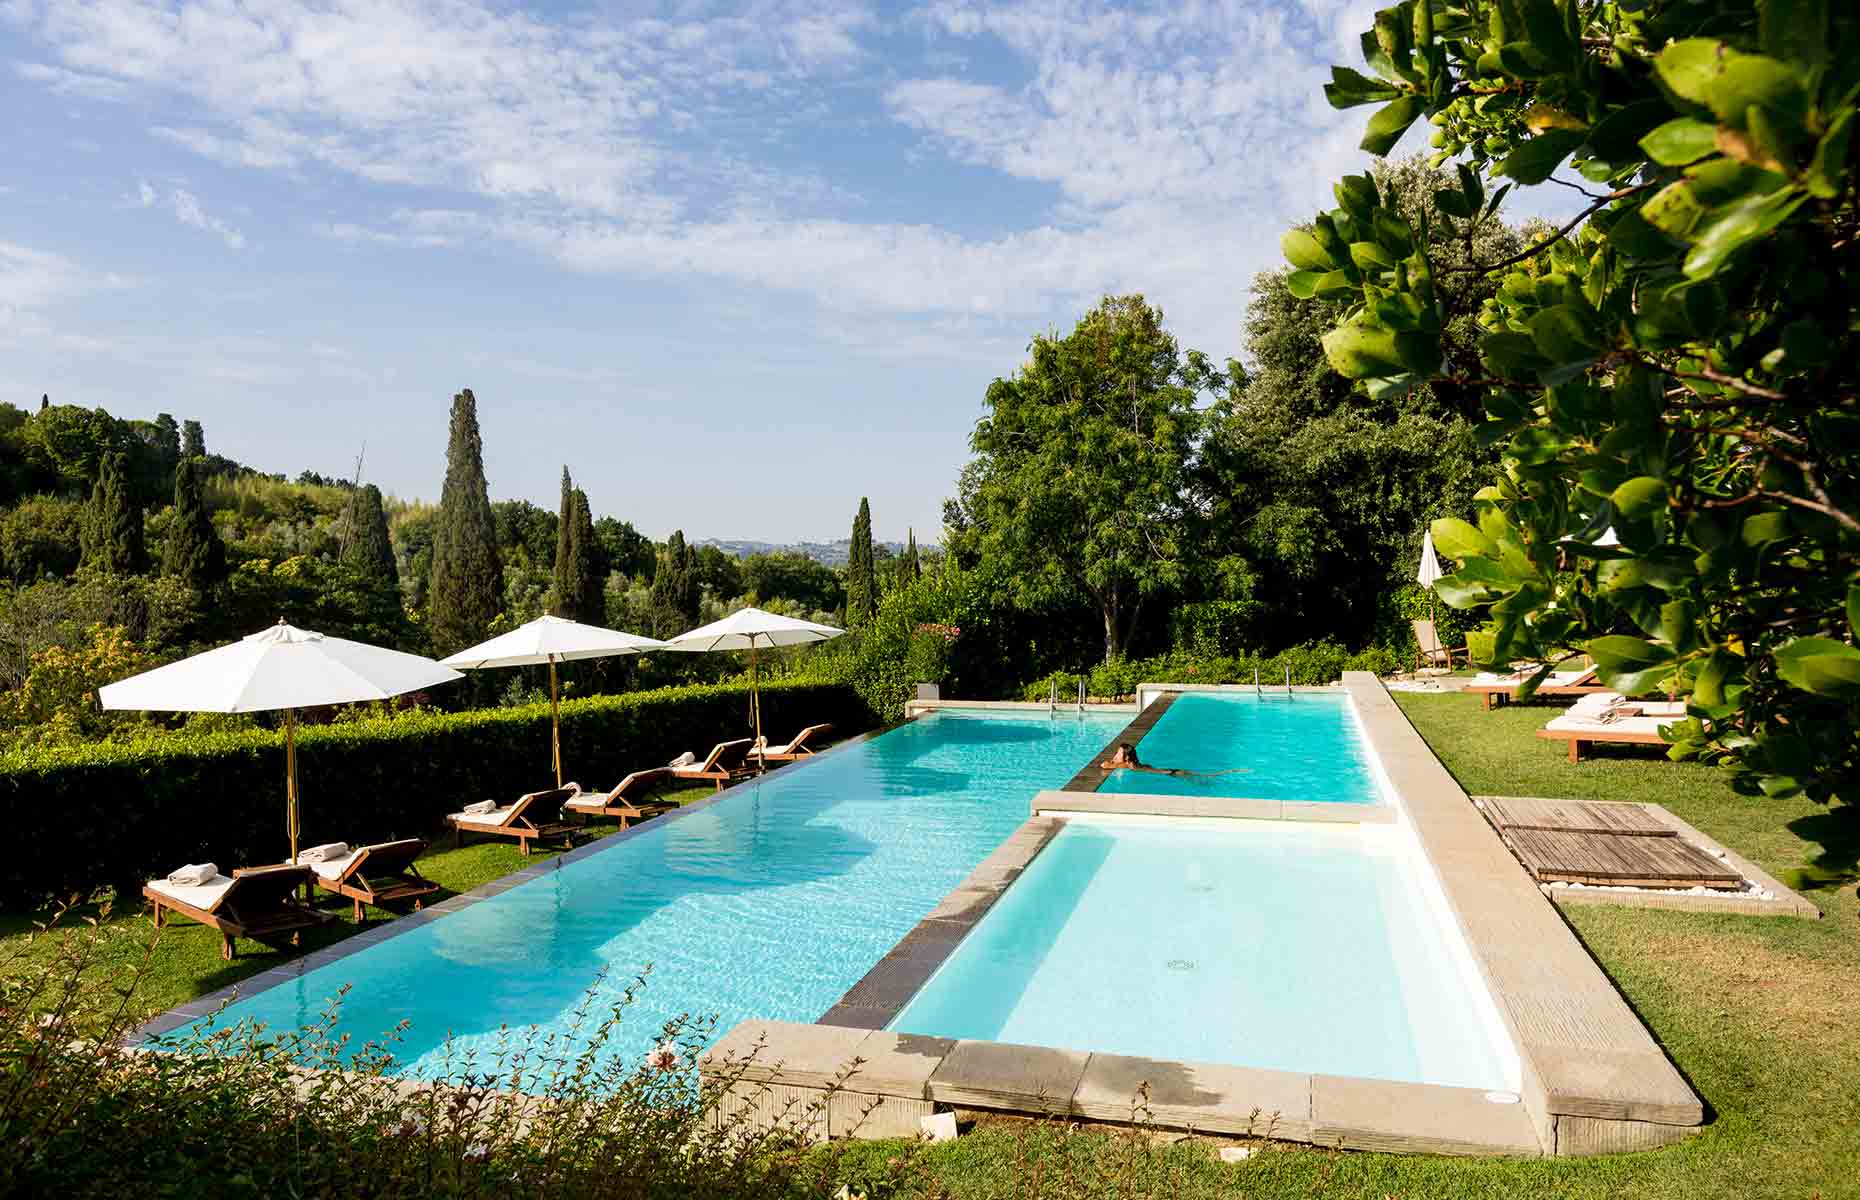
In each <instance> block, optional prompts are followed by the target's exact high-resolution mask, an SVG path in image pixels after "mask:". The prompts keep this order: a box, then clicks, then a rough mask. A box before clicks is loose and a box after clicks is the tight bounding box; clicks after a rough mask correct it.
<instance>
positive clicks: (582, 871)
mask: <svg viewBox="0 0 1860 1200" xmlns="http://www.w3.org/2000/svg"><path fill="white" fill-rule="evenodd" d="M1128 719H1129V716H1128V714H1122V715H1111V716H1100V715H1095V714H1091V715H1077V714H1057V715H1053V716H1049V715H1046V714H1043V713H1040V714H1027V715H1019V714H1014V715H1009V714H1001V713H990V714H988V715H986V716H971V715H967V714H963V713H959V712H939V713H933V714H931V715H928V716H925V717H922V718H920V719H918V720H916V721H913V722H911V723H909V724H906V725H904V726H901V727H899V728H897V729H894V730H892V731H890V732H888V733H885V734H883V735H881V736H879V737H875V738H871V739H868V740H866V741H863V742H861V743H859V744H857V745H853V746H848V747H845V748H842V749H840V750H837V751H834V752H831V753H828V754H825V755H822V756H820V757H819V758H818V759H817V760H815V761H812V762H809V763H807V764H805V765H803V766H800V767H797V768H795V769H792V770H786V771H782V772H779V773H777V774H775V775H772V776H770V777H769V778H768V779H767V780H765V781H763V782H760V783H745V784H741V785H738V786H737V787H734V788H731V789H730V790H729V791H727V792H725V793H724V794H723V795H722V796H720V797H719V798H718V799H717V800H716V801H715V802H713V803H710V804H707V805H705V806H704V807H702V808H700V809H697V810H695V811H690V812H683V813H679V814H676V815H674V816H672V817H670V818H663V819H660V820H657V821H652V822H649V823H647V824H646V825H644V826H642V827H641V828H640V829H638V830H637V831H635V832H630V833H629V834H628V835H627V836H625V837H622V838H617V839H616V840H615V841H614V843H613V844H612V845H610V846H607V847H605V848H602V849H599V850H597V851H596V852H594V853H591V854H587V855H586V856H584V857H580V858H577V859H576V860H575V861H572V862H568V863H565V864H564V865H563V866H562V867H561V868H560V869H559V870H551V871H548V872H546V873H544V874H543V875H541V876H540V877H538V878H536V879H533V880H530V881H528V882H526V883H523V884H520V885H519V886H517V887H514V888H511V889H510V890H509V891H506V892H502V893H500V894H498V895H495V896H491V897H488V898H486V899H483V900H480V901H479V902H478V903H476V904H473V905H471V906H470V907H468V908H464V909H462V910H460V911H457V912H453V913H448V914H446V915H444V916H441V917H438V918H436V919H434V920H431V921H427V922H424V923H422V924H420V925H418V926H417V927H414V928H410V929H408V930H407V931H405V932H403V933H399V934H398V936H394V937H391V938H388V939H386V940H384V941H381V942H378V943H376V944H374V945H372V946H369V947H367V948H366V949H363V950H360V951H357V952H356V953H354V954H351V955H349V956H347V957H345V958H342V959H339V960H337V961H334V962H331V963H328V964H326V965H324V966H321V967H318V968H316V969H314V970H311V971H308V972H306V973H305V974H303V975H302V976H300V977H298V978H297V979H295V980H292V981H290V982H288V983H283V984H279V985H277V986H275V987H272V988H270V989H268V990H266V991H263V992H259V993H257V994H255V995H253V996H250V997H248V998H245V999H242V1000H239V1001H237V1002H236V1003H234V1004H233V1005H231V1006H230V1007H229V1008H228V1010H227V1011H226V1013H225V1014H224V1016H223V1017H222V1018H221V1020H222V1023H225V1022H233V1021H241V1020H251V1021H258V1022H263V1023H264V1024H266V1025H267V1026H269V1027H271V1028H273V1029H295V1028H298V1027H301V1026H305V1025H309V1024H312V1023H314V1022H315V1021H316V1019H317V1017H318V1015H319V1014H320V1013H321V1012H322V1010H323V1009H324V1008H325V1006H326V1005H327V1003H328V1000H329V998H330V997H332V996H334V995H335V994H336V993H337V992H338V990H339V989H341V988H342V987H343V985H345V984H346V985H349V988H350V990H349V991H348V993H347V995H346V997H345V998H344V1000H343V1002H342V1008H341V1025H340V1028H341V1029H342V1030H343V1031H346V1032H348V1033H349V1034H350V1035H351V1036H352V1037H354V1038H355V1039H356V1040H357V1041H360V1040H362V1039H365V1038H369V1037H375V1036H379V1035H382V1034H385V1033H387V1032H388V1031H389V1030H391V1029H393V1028H394V1027H395V1026H397V1025H399V1024H400V1023H401V1022H403V1021H405V1022H407V1023H408V1024H407V1027H406V1030H405V1032H404V1034H403V1035H402V1039H401V1041H400V1043H399V1046H398V1047H397V1055H398V1057H399V1058H400V1060H401V1064H400V1070H401V1071H402V1073H404V1074H408V1075H412V1076H416V1077H420V1078H434V1077H437V1076H439V1075H442V1074H444V1073H445V1072H446V1070H447V1065H446V1062H445V1058H446V1054H445V1042H446V1039H447V1036H448V1035H450V1036H451V1037H452V1039H453V1047H452V1049H453V1051H454V1052H455V1053H464V1052H471V1051H476V1052H477V1053H478V1054H479V1066H478V1068H477V1069H478V1070H480V1071H482V1070H484V1069H485V1065H484V1064H485V1062H486V1060H487V1057H488V1056H489V1055H490V1054H491V1053H492V1052H493V1051H494V1050H495V1048H496V1044H497V1042H498V1040H499V1032H498V1031H499V1027H500V1026H505V1025H507V1026H509V1027H511V1028H512V1029H513V1030H516V1031H519V1032H521V1031H523V1030H524V1029H525V1028H526V1027H533V1028H535V1029H536V1030H537V1031H538V1032H539V1033H542V1034H549V1033H558V1034H566V1033H567V1032H568V1029H569V1025H570V1022H571V1020H572V1017H573V1013H574V1010H575V1009H576V1007H577V1006H578V1005H579V1004H580V1003H581V1002H582V1001H583V999H584V998H585V997H586V995H587V992H588V989H589V988H590V987H593V986H595V981H596V978H597V976H600V975H601V974H602V972H606V975H605V978H604V979H602V981H601V982H600V983H599V985H598V994H597V996H596V1004H595V1007H594V1009H593V1011H595V1012H596V1013H599V1012H601V1011H602V1010H603V1009H604V1008H606V1007H607V1006H609V1005H611V1004H612V1003H613V1002H614V1001H615V1000H617V999H618V998H619V996H620V995H621V993H622V991H623V989H624V988H625V987H626V985H627V984H628V983H629V982H631V980H632V979H633V977H634V976H635V975H636V974H637V973H638V972H640V971H642V970H643V969H645V968H646V967H647V966H648V965H650V966H651V968H652V973H651V976H650V979H649V981H648V983H647V985H646V986H645V988H644V989H643V990H642V991H641V992H640V994H639V995H638V997H637V998H636V999H635V1001H634V1002H633V1005H632V1006H631V1007H630V1008H629V1009H628V1010H627V1013H626V1016H625V1018H624V1021H623V1025H622V1032H621V1036H619V1037H618V1038H616V1039H615V1040H614V1041H613V1042H612V1043H611V1044H610V1046H609V1050H610V1052H611V1054H614V1055H622V1056H626V1057H629V1058H630V1057H634V1056H637V1055H639V1054H642V1053H644V1052H645V1051H646V1050H648V1049H650V1048H651V1046H652V1045H653V1044H654V1043H655V1042H656V1041H657V1040H658V1039H659V1037H660V1036H661V1028H662V1026H663V1025H664V1023H665V1022H667V1021H669V1020H672V1019H674V1018H676V1017H679V1016H680V1015H682V1014H690V1015H692V1016H695V1017H711V1016H714V1017H717V1018H718V1020H719V1025H720V1028H723V1029H727V1028H729V1027H730V1026H732V1025H734V1024H736V1023H737V1022H739V1021H742V1020H746V1019H749V1018H752V1017H761V1018H767V1019H772V1020H788V1021H812V1020H814V1019H815V1018H816V1017H818V1016H820V1014H822V1013H823V1012H825V1011H826V1010H827V1009H828V1008H830V1007H832V1005H833V1003H834V1002H835V1001H836V1000H838V999H839V998H840V996H841V995H842V994H843V993H844V992H845V991H846V989H847V988H849V987H851V986H852V985H853V984H854V983H856V982H857V981H858V980H859V978H860V977H861V976H862V975H864V974H865V972H866V971H867V969H868V968H870V967H871V966H872V964H873V963H875V962H877V961H878V959H879V958H880V957H882V956H883V955H884V954H885V952H886V951H888V950H890V949H891V947H892V946H893V945H894V944H895V943H896V942H897V941H898V939H899V938H901V937H903V936H904V934H905V933H907V932H908V931H909V930H910V929H911V927H912V926H913V925H915V924H916V923H917V921H918V919H919V918H921V917H922V916H923V915H924V914H925V913H926V912H928V911H929V910H930V909H932V908H934V907H935V906H936V904H937V902H938V901H939V900H941V899H942V898H943V896H944V895H945V894H946V893H947V892H948V891H949V890H950V889H951V888H952V887H954V886H955V885H956V884H957V883H959V882H961V881H962V879H963V878H964V877H965V876H966V875H967V874H968V873H969V871H970V870H971V869H972V868H973V867H974V866H975V865H976V864H977V863H978V862H980V861H981V860H982V859H983V858H986V857H987V856H988V854H989V852H990V851H991V850H993V849H994V848H995V846H996V845H997V844H998V843H1000V841H1001V840H1002V839H1003V838H1005V837H1006V836H1007V835H1008V834H1010V833H1012V832H1013V831H1014V829H1015V828H1016V827H1017V826H1018V825H1019V824H1020V823H1021V822H1022V821H1024V820H1025V819H1026V816H1027V802H1028V798H1029V797H1030V796H1031V795H1032V794H1033V793H1034V792H1035V791H1038V790H1039V789H1042V788H1051V787H1058V786H1059V785H1061V784H1063V783H1064V782H1065V781H1066V780H1067V779H1068V778H1069V777H1070V776H1071V775H1072V774H1073V772H1074V771H1076V770H1077V769H1078V768H1079V766H1080V765H1081V764H1082V763H1084V762H1086V761H1088V760H1089V759H1090V757H1091V755H1092V754H1094V753H1095V752H1097V751H1098V750H1100V749H1102V748H1103V746H1104V744H1105V743H1106V742H1107V741H1108V740H1109V739H1110V738H1111V736H1112V735H1113V734H1114V733H1115V732H1116V730H1117V729H1118V728H1119V727H1120V726H1121V725H1122V724H1123V723H1124V722H1125V721H1127V720H1128ZM602 782H604V781H602Z"/></svg>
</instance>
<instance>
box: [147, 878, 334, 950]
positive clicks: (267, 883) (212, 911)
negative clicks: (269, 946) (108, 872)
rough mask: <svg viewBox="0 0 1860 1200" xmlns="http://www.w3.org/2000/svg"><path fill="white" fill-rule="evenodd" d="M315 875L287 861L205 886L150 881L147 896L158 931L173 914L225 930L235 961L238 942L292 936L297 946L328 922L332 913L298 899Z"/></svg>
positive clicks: (223, 942) (223, 944)
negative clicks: (305, 933)
mask: <svg viewBox="0 0 1860 1200" xmlns="http://www.w3.org/2000/svg"><path fill="white" fill-rule="evenodd" d="M310 875H311V871H310V868H309V867H307V866H292V865H290V864H288V863H286V864H283V865H280V866H274V867H250V868H246V869H244V870H239V871H234V872H233V873H232V875H231V876H230V877H228V876H226V875H215V876H214V877H213V878H211V879H209V880H207V882H205V883H201V884H178V883H169V882H168V881H167V880H166V879H151V880H149V881H148V883H146V884H145V885H143V888H142V894H143V896H145V897H147V898H148V901H149V903H150V904H152V905H153V906H154V909H155V928H157V929H160V928H162V927H163V925H164V924H165V919H164V915H165V914H174V913H178V914H180V915H181V916H184V917H188V918H190V919H192V920H195V921H198V922H200V923H201V924H202V925H209V926H212V927H213V928H214V929H217V930H219V931H220V957H221V958H223V959H225V960H226V961H228V962H231V961H232V959H233V954H234V948H233V939H234V938H242V937H243V938H252V939H253V940H255V941H261V942H267V943H269V942H273V941H276V940H277V939H279V938H280V937H282V936H283V935H285V934H289V935H290V939H289V940H290V944H291V945H293V946H295V945H299V944H300V943H301V942H302V931H303V930H305V929H308V928H309V927H311V926H312V925H319V924H321V923H323V922H324V921H327V920H329V915H328V914H327V913H320V912H317V911H316V910H314V909H312V908H311V907H310V906H309V905H307V904H304V903H303V902H302V901H300V900H298V899H297V895H296V893H297V891H298V889H300V888H305V887H308V886H309V883H310Z"/></svg>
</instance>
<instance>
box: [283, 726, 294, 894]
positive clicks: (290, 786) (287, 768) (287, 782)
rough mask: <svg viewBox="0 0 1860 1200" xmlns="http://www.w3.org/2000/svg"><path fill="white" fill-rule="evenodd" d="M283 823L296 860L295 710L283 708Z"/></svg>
mask: <svg viewBox="0 0 1860 1200" xmlns="http://www.w3.org/2000/svg"><path fill="white" fill-rule="evenodd" d="M284 824H285V827H286V828H287V829H289V830H290V834H291V861H292V862H293V863H295V862H296V861H297V710H296V709H294V708H287V709H285V710H284Z"/></svg>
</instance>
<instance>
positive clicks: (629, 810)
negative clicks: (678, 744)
mask: <svg viewBox="0 0 1860 1200" xmlns="http://www.w3.org/2000/svg"><path fill="white" fill-rule="evenodd" d="M672 778H673V776H672V769H671V768H670V767H653V768H651V769H649V770H645V771H635V772H633V773H632V774H631V775H628V776H627V777H626V778H625V779H622V780H621V781H620V782H619V783H617V784H615V785H614V787H613V790H612V791H607V792H583V791H579V790H576V792H575V794H574V795H573V796H570V797H569V798H568V799H567V800H565V801H564V802H563V803H562V811H563V812H570V813H574V814H575V815H576V816H580V817H618V818H619V819H620V828H622V829H625V828H626V827H627V823H628V822H630V821H643V820H645V819H646V818H647V817H652V816H657V815H658V814H659V813H662V812H668V811H670V810H671V809H674V808H677V807H678V805H677V804H676V803H674V802H673V801H670V800H652V799H649V798H648V795H649V793H650V792H651V791H652V789H653V788H655V787H657V786H659V785H661V784H664V783H668V782H670V781H671V779H672ZM569 786H570V788H571V789H573V788H574V786H575V785H573V784H570V785H569Z"/></svg>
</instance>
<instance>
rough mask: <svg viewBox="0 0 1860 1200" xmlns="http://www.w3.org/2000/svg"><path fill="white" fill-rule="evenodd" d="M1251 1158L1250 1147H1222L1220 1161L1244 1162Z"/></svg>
mask: <svg viewBox="0 0 1860 1200" xmlns="http://www.w3.org/2000/svg"><path fill="white" fill-rule="evenodd" d="M1252 1157H1253V1147H1251V1146H1222V1147H1221V1161H1222V1162H1224V1163H1237V1162H1245V1161H1246V1160H1247V1159H1249V1158H1252Z"/></svg>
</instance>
